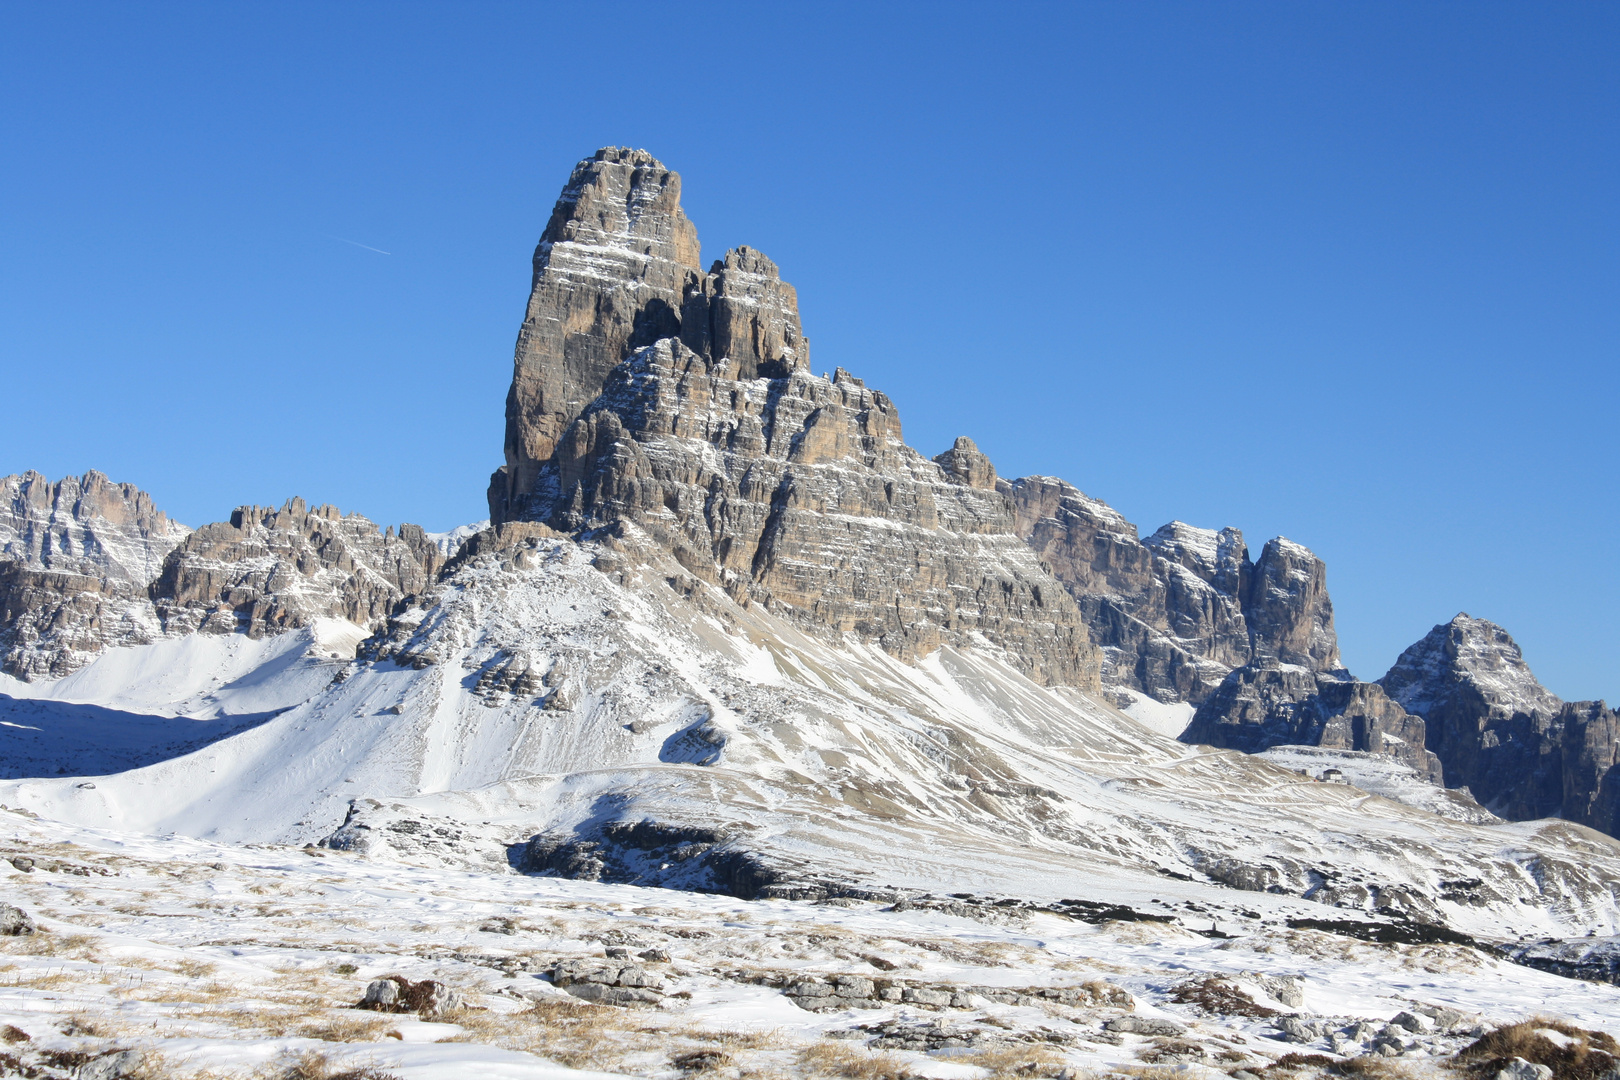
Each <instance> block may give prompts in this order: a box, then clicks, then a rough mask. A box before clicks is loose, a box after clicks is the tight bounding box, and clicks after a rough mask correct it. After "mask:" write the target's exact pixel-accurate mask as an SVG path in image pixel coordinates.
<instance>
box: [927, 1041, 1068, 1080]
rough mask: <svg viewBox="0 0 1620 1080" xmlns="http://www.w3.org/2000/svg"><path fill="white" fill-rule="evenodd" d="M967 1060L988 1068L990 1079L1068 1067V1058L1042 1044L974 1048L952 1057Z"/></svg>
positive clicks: (1044, 1073) (1041, 1073)
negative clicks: (959, 1055) (967, 1052)
mask: <svg viewBox="0 0 1620 1080" xmlns="http://www.w3.org/2000/svg"><path fill="white" fill-rule="evenodd" d="M955 1060H958V1061H967V1062H971V1063H972V1064H974V1065H977V1066H979V1068H981V1069H984V1070H986V1071H987V1072H989V1074H990V1076H991V1077H992V1078H993V1080H1012V1078H1015V1077H1040V1076H1057V1075H1058V1074H1059V1073H1061V1072H1063V1071H1064V1070H1065V1069H1067V1068H1068V1062H1066V1061H1065V1060H1064V1059H1063V1057H1062V1056H1061V1055H1060V1054H1058V1053H1057V1052H1056V1051H1054V1050H1052V1049H1051V1048H1050V1047H1046V1046H1028V1045H1026V1046H1018V1045H1012V1046H997V1047H990V1048H986V1049H983V1050H975V1051H974V1052H973V1053H971V1054H967V1055H965V1056H963V1057H960V1058H956V1059H955Z"/></svg>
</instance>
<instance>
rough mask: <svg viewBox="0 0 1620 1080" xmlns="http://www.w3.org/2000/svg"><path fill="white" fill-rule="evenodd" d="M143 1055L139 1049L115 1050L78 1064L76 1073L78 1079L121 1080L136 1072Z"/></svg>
mask: <svg viewBox="0 0 1620 1080" xmlns="http://www.w3.org/2000/svg"><path fill="white" fill-rule="evenodd" d="M143 1056H144V1055H143V1054H142V1053H141V1051H139V1050H115V1051H114V1052H112V1053H110V1054H102V1055H101V1056H100V1057H96V1058H91V1059H90V1060H89V1061H87V1062H85V1063H84V1064H83V1065H81V1066H79V1069H78V1072H77V1074H76V1075H77V1076H78V1078H79V1080H123V1078H124V1077H126V1076H135V1075H136V1074H137V1073H138V1071H139V1070H140V1068H141V1059H142V1057H143Z"/></svg>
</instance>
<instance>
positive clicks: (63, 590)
mask: <svg viewBox="0 0 1620 1080" xmlns="http://www.w3.org/2000/svg"><path fill="white" fill-rule="evenodd" d="M189 531H190V530H188V529H187V528H186V527H185V526H184V525H181V524H179V523H178V522H173V521H170V520H169V519H168V518H167V516H165V515H164V514H163V512H162V511H160V510H158V509H157V508H156V507H154V506H153V505H152V499H151V497H150V496H149V495H147V494H146V493H145V492H144V491H141V490H139V489H137V488H136V487H135V486H134V485H133V484H115V483H113V482H112V481H110V480H108V479H107V477H106V476H104V475H102V474H101V473H99V472H93V471H92V472H88V473H86V474H85V475H84V476H83V477H72V476H70V477H67V478H65V479H63V480H60V481H57V482H55V483H53V482H51V481H49V480H47V479H46V478H45V477H43V476H41V475H40V474H39V473H36V472H27V473H23V474H22V475H20V476H7V477H3V478H0V670H3V671H5V672H6V673H7V674H9V675H13V676H16V677H18V678H22V679H37V678H54V677H59V676H62V675H66V674H69V673H70V672H72V671H74V670H75V669H77V668H79V667H81V666H82V665H83V664H85V663H87V662H88V661H89V660H90V659H91V658H92V657H93V656H95V655H96V654H97V653H99V652H100V651H101V650H102V649H103V648H106V647H108V646H112V645H135V644H143V643H145V642H148V641H151V640H152V639H153V638H154V637H156V636H158V634H159V633H160V632H161V631H160V628H159V626H158V623H157V620H156V618H155V616H154V614H153V612H152V609H151V605H150V604H149V603H148V601H147V595H146V590H147V586H148V584H149V583H150V582H151V580H152V579H153V578H154V577H155V576H156V575H157V573H158V571H159V569H160V568H161V567H162V565H163V559H164V557H165V556H166V555H167V554H168V553H169V551H170V550H171V549H173V548H174V546H175V545H176V544H178V543H180V541H181V540H183V539H184V538H185V536H186V534H187V533H188V532H189Z"/></svg>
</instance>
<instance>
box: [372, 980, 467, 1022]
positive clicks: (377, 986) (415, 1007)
mask: <svg viewBox="0 0 1620 1080" xmlns="http://www.w3.org/2000/svg"><path fill="white" fill-rule="evenodd" d="M462 1004H463V1001H462V996H461V993H460V991H457V990H452V989H451V988H450V987H448V986H446V985H445V984H444V983H442V982H439V981H438V980H437V979H423V980H422V981H421V982H412V981H411V980H410V979H407V978H405V977H404V976H401V975H389V976H387V977H385V978H381V979H373V980H372V981H371V982H369V983H367V984H366V993H365V996H364V997H362V998H361V999H360V1001H359V1002H358V1003H356V1005H355V1008H357V1009H370V1010H372V1011H374V1012H388V1013H417V1014H419V1015H421V1016H439V1015H441V1014H443V1013H446V1012H449V1011H451V1010H452V1009H459V1008H461V1006H462Z"/></svg>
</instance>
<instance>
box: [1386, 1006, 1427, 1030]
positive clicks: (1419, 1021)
mask: <svg viewBox="0 0 1620 1080" xmlns="http://www.w3.org/2000/svg"><path fill="white" fill-rule="evenodd" d="M1389 1022H1390V1023H1391V1024H1392V1025H1394V1026H1395V1027H1403V1028H1405V1029H1406V1030H1407V1031H1411V1032H1417V1033H1420V1034H1421V1033H1426V1032H1427V1031H1428V1030H1429V1029H1430V1028H1431V1027H1433V1026H1434V1022H1433V1021H1432V1020H1430V1019H1429V1018H1428V1017H1426V1016H1419V1015H1417V1014H1416V1013H1410V1012H1405V1011H1402V1012H1398V1013H1396V1014H1395V1015H1394V1016H1392V1017H1390V1020H1389Z"/></svg>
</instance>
